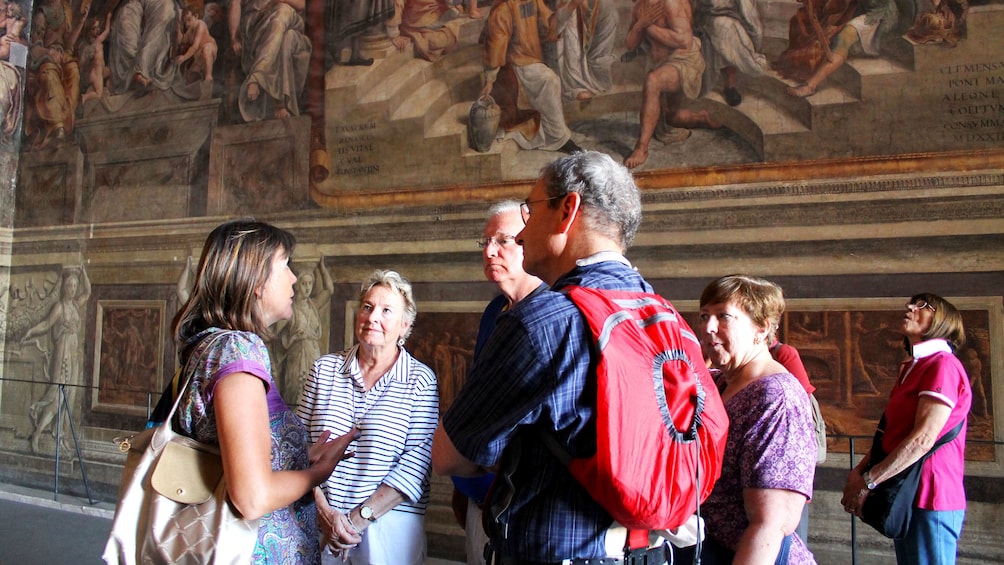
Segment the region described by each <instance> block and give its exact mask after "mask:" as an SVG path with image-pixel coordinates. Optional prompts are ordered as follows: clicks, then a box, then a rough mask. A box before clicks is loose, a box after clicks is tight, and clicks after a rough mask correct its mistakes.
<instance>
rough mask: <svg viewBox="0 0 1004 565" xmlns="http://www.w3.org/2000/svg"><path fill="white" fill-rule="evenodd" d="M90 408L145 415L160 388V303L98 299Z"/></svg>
mask: <svg viewBox="0 0 1004 565" xmlns="http://www.w3.org/2000/svg"><path fill="white" fill-rule="evenodd" d="M97 329H98V339H97V340H96V342H97V351H95V354H94V357H95V363H94V388H93V393H92V395H93V398H92V403H91V404H92V409H94V410H104V411H110V412H113V413H130V414H137V415H141V416H145V415H146V414H147V406H148V405H150V404H155V403H156V401H157V397H156V396H153V397H152V400H151V391H158V390H162V389H163V387H164V385H165V383H162V382H161V380H162V379H161V377H160V375H161V369H160V367H161V366H162V362H163V345H162V344H163V343H164V302H163V301H156V300H146V301H123V300H102V301H99V302H98V314H97Z"/></svg>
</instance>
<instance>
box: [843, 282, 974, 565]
mask: <svg viewBox="0 0 1004 565" xmlns="http://www.w3.org/2000/svg"><path fill="white" fill-rule="evenodd" d="M903 334H904V335H905V336H906V341H907V342H909V350H910V354H911V355H912V357H911V358H909V359H907V360H906V361H904V362H903V364H902V365H901V366H900V368H899V376H898V377H897V378H896V384H895V385H894V386H893V389H892V392H891V393H890V395H889V403H888V404H887V405H886V408H885V420H886V427H885V432H884V434H883V437H882V450H883V451H885V452H886V453H888V454H889V455H888V456H887V457H886V458H885V459H884V460H883V461H881V462H878V463H876V464H875V465H874V466H872V467H870V464H871V454H870V453H869V454H868V455H865V456H864V458H863V459H862V460H861V462H860V463H858V465H857V466H856V467H854V469H852V470H851V472H850V474H849V475H848V476H847V485H846V486H844V496H843V498H842V500H841V503H842V504H843V505H844V509H845V510H846V511H848V512H850V513H852V514H856V515H858V516H860V515H861V506H862V504H864V501H865V498H866V497H867V496H868V493H869V491H870V490H871V489H874V488H875V487H876V486H877V485H879V484H881V483H882V481H885V480H887V479H889V478H890V477H893V476H895V475H896V474H898V473H899V472H900V471H902V470H903V469H906V468H907V467H909V466H910V465H911V464H913V463H914V462H915V461H917V460H918V459H920V458H921V457H922V456H923V455H924V454H925V453H927V452H928V451H929V450H930V449H931V447H933V446H934V443H935V442H936V441H937V440H938V438H939V437H941V436H942V435H944V434H945V433H946V432H947V431H948V430H951V429H952V428H954V427H955V426H956V425H958V424H959V422H963V425H962V429H961V430H960V431H959V435H958V436H956V437H955V439H953V440H952V441H950V442H948V443H947V444H945V445H943V446H941V447H940V448H939V449H938V450H937V451H936V452H934V454H933V455H931V457H930V458H928V459H927V461H925V462H924V466H923V470H922V472H921V475H920V487H919V488H918V490H917V498H916V500H915V501H914V511H913V518H912V520H911V522H910V527H909V531H908V532H907V535H906V537H905V538H903V539H899V540H896V541H895V542H894V544H895V546H896V561H897V562H898V563H900V564H901V565H904V564H907V563H909V564H911V565H927V564H933V563H937V564H942V565H944V564H946V563H955V552H956V548H957V546H958V541H959V535H961V533H962V520H963V518H964V517H965V513H966V493H965V490H964V489H963V486H962V473H963V467H964V457H965V451H966V423H965V422H966V419H967V416H968V414H969V405H970V403H971V402H972V391H971V390H970V388H969V379H968V378H967V377H966V372H965V369H964V368H963V367H962V362H961V361H959V359H958V358H956V357H955V355H954V354H953V353H954V352H955V351H958V349H959V348H960V347H962V345H964V343H965V332H964V329H963V326H962V315H961V314H959V312H958V310H956V309H955V307H954V306H952V304H951V303H949V302H948V301H947V300H945V299H944V298H942V297H940V296H938V295H936V294H928V293H925V294H918V295H916V296H914V297H913V298H911V299H910V301H909V302H908V303H907V305H906V314H905V315H904V316H903ZM866 469H867V470H866Z"/></svg>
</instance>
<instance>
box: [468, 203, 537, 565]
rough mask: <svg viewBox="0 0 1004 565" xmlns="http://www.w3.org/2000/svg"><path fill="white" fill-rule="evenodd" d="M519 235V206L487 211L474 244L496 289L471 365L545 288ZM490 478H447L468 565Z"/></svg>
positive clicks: (477, 548)
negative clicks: (507, 317) (506, 318)
mask: <svg viewBox="0 0 1004 565" xmlns="http://www.w3.org/2000/svg"><path fill="white" fill-rule="evenodd" d="M522 229H523V220H522V218H521V217H520V203H519V202H517V201H516V200H504V201H502V202H498V203H496V204H495V205H493V206H492V207H491V208H490V209H489V210H488V222H487V223H486V224H485V229H484V231H483V232H482V237H481V239H479V240H478V247H480V248H481V260H482V262H483V264H484V272H485V278H486V279H488V280H489V281H491V282H493V283H495V285H496V286H498V288H499V291H501V294H499V295H498V296H496V297H495V298H494V299H493V300H492V301H491V302H489V303H488V306H487V307H486V308H485V311H484V313H483V314H482V315H481V325H480V327H479V328H478V337H477V341H476V342H475V345H474V359H475V361H476V360H477V359H478V357H479V356H480V352H481V350H482V349H483V348H484V346H485V343H486V342H487V341H488V337H489V336H490V335H491V334H492V332H493V331H494V330H495V321H496V319H497V318H498V317H499V315H501V314H502V313H503V312H506V311H508V310H509V309H510V308H512V307H513V305H515V304H516V303H517V302H519V301H520V300H523V299H524V298H526V297H528V296H531V295H533V294H535V293H538V292H542V291H544V290H545V289H546V288H547V285H545V284H544V283H543V281H541V280H540V279H539V278H537V277H535V276H533V275H531V274H530V273H527V272H526V271H524V270H523V246H521V245H520V244H518V243H516V234H518V233H519V232H520V230H522ZM494 476H495V475H494V473H488V474H485V475H480V476H477V477H453V484H454V487H455V488H454V491H453V512H454V514H455V515H456V517H457V520H458V522H460V524H461V526H463V527H464V529H465V531H466V533H467V546H466V548H467V563H468V565H483V564H484V563H485V558H484V548H485V544H486V543H487V542H488V538H487V536H486V534H485V530H484V527H483V526H482V525H481V505H482V504H483V503H484V499H485V495H486V494H487V491H488V487H489V485H491V482H492V479H493V478H494Z"/></svg>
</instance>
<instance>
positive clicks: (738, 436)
mask: <svg viewBox="0 0 1004 565" xmlns="http://www.w3.org/2000/svg"><path fill="white" fill-rule="evenodd" d="M725 411H726V412H727V413H728V415H729V434H728V438H727V440H726V443H725V460H724V461H723V463H722V476H721V478H720V479H718V482H717V483H715V488H714V490H712V491H711V495H710V496H709V497H708V500H707V501H706V502H705V503H704V504H703V505H702V506H701V513H702V515H703V516H704V518H705V520H706V521H707V522H706V523H707V528H708V535H709V536H710V537H713V538H715V539H716V540H718V541H719V542H721V543H722V544H723V545H725V546H726V547H729V548H732V549H735V547H736V545H738V543H739V539H740V538H741V537H742V535H743V532H744V531H745V530H746V528H747V526H749V519H748V518H747V516H746V510H745V507H744V506H743V489H746V488H756V489H786V490H792V491H795V492H799V493H801V494H804V495H805V497H806V498H807V499H811V498H812V480H813V477H814V476H815V473H816V436H815V432H814V431H813V425H812V411H811V409H810V407H809V396H808V395H807V394H806V393H805V389H803V388H802V386H801V385H800V384H799V383H798V379H796V378H795V377H794V375H792V374H791V373H778V374H775V375H768V376H766V377H762V378H760V379H757V380H756V381H754V382H752V383H750V384H749V385H747V386H746V388H744V389H742V390H740V391H739V392H738V393H736V394H735V396H733V397H732V398H730V399H729V400H728V401H727V402H725ZM815 562H816V561H815V558H813V556H812V553H811V552H810V551H809V548H808V547H806V546H805V543H804V542H803V541H802V540H801V539H799V537H798V535H797V534H792V538H791V552H790V553H789V556H788V563H789V564H790V565H804V564H815Z"/></svg>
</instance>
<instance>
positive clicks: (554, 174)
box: [541, 151, 641, 251]
mask: <svg viewBox="0 0 1004 565" xmlns="http://www.w3.org/2000/svg"><path fill="white" fill-rule="evenodd" d="M541 179H542V180H543V181H544V190H545V191H546V193H547V196H549V197H559V196H565V195H566V194H569V193H571V192H575V193H578V195H579V197H580V198H581V199H582V207H581V209H582V214H583V217H584V219H585V220H586V222H587V225H588V226H589V227H590V228H591V229H594V230H596V231H599V232H601V233H603V234H604V235H606V236H608V237H609V238H611V239H613V240H614V241H616V242H618V243H619V244H620V246H621V249H622V250H625V251H626V250H627V248H628V247H630V246H631V242H632V241H634V236H635V233H637V232H638V226H639V225H640V224H641V192H640V191H639V190H638V185H637V184H635V182H634V177H633V176H631V171H629V170H628V169H627V168H626V167H625V166H624V165H621V164H620V163H618V162H616V161H614V160H613V158H612V157H610V156H609V155H607V154H606V153H600V152H597V151H580V152H577V153H573V154H571V155H568V156H567V157H562V158H560V159H557V160H556V161H554V162H552V163H551V164H549V165H547V166H545V167H544V168H543V169H542V170H541ZM548 206H550V207H552V208H553V207H555V206H557V204H556V203H555V202H554V201H551V202H549V203H548Z"/></svg>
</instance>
